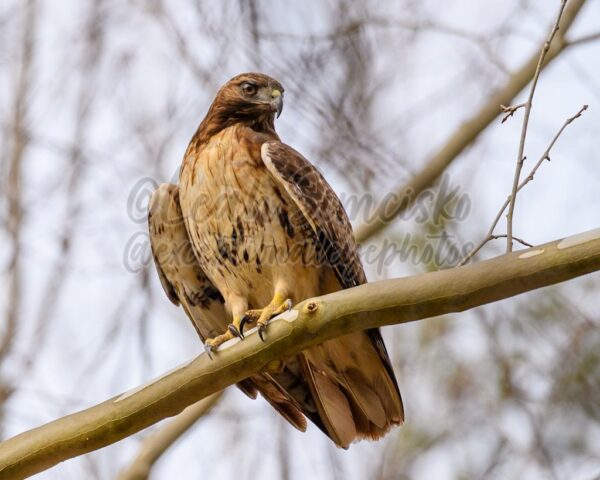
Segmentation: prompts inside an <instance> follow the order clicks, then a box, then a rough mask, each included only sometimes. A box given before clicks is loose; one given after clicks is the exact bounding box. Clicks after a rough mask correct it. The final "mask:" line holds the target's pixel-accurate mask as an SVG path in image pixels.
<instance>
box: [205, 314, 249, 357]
mask: <svg viewBox="0 0 600 480" xmlns="http://www.w3.org/2000/svg"><path fill="white" fill-rule="evenodd" d="M235 337H238V338H239V339H240V340H243V339H244V334H243V333H242V327H241V318H240V317H234V319H233V321H232V322H231V323H230V324H229V325H227V331H226V332H225V333H223V334H222V335H217V336H216V337H214V338H207V339H206V341H205V342H204V350H206V353H208V356H209V357H210V358H211V359H212V355H211V354H212V353H213V352H215V351H216V350H217V348H219V345H222V344H223V343H225V342H226V341H227V340H231V339H232V338H235Z"/></svg>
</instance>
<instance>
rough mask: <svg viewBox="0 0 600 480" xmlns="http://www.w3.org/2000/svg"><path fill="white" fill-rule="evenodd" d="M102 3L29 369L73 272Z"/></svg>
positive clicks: (87, 57) (95, 15)
mask: <svg viewBox="0 0 600 480" xmlns="http://www.w3.org/2000/svg"><path fill="white" fill-rule="evenodd" d="M101 10H102V2H94V3H93V4H92V6H91V11H90V12H89V18H88V19H87V21H86V23H85V25H86V28H85V31H86V33H87V36H86V37H87V38H86V44H85V47H84V48H83V49H82V51H81V54H80V61H81V64H82V69H81V72H82V76H81V79H80V84H79V92H78V95H77V102H76V112H77V118H76V122H75V131H74V133H73V142H72V145H73V146H72V147H71V148H70V151H69V158H68V162H69V166H70V171H69V174H68V179H67V187H66V202H65V204H66V212H65V215H64V221H63V225H62V229H61V234H60V245H61V250H60V254H59V255H58V257H57V259H56V261H55V263H54V265H53V266H52V267H51V269H50V270H51V272H52V273H51V275H50V278H49V279H48V281H47V282H46V285H45V287H44V289H43V293H42V294H41V295H40V298H41V301H40V303H39V308H38V311H37V315H36V320H35V327H34V333H33V338H32V340H31V345H33V346H34V347H35V348H31V349H30V350H29V351H28V352H27V355H26V357H25V359H24V371H28V370H29V369H30V368H31V367H32V366H33V363H34V360H35V358H36V357H37V356H38V355H39V352H40V350H41V348H42V345H43V343H44V339H45V337H46V335H47V332H48V330H49V329H50V326H51V325H52V320H53V319H54V318H55V312H56V308H57V305H58V304H59V300H60V298H61V293H62V292H63V285H64V283H65V281H66V280H67V278H68V275H69V266H70V261H71V255H72V252H73V243H74V240H75V234H76V232H77V231H78V221H79V218H80V214H81V210H82V204H81V201H80V198H79V197H80V186H81V184H82V181H83V178H84V176H85V173H86V166H87V165H86V162H85V161H84V154H83V152H84V150H85V147H84V146H85V145H87V144H88V143H89V142H88V137H89V136H90V132H89V129H90V123H91V120H92V113H93V111H92V107H93V101H94V97H93V96H92V95H90V92H95V91H97V84H98V78H97V77H98V66H99V64H100V62H101V60H102V54H103V50H104V32H103V26H104V22H103V17H102V13H101Z"/></svg>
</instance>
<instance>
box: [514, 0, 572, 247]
mask: <svg viewBox="0 0 600 480" xmlns="http://www.w3.org/2000/svg"><path fill="white" fill-rule="evenodd" d="M566 5H567V0H561V2H560V9H559V10H558V15H557V17H556V22H554V25H553V26H552V30H551V31H550V35H548V39H547V40H546V42H545V43H544V47H543V48H542V51H541V53H540V58H539V60H538V63H537V67H536V69H535V74H534V75H533V79H532V81H531V88H530V89H529V96H528V97H527V101H526V102H525V113H524V115H523V126H522V128H521V139H520V141H519V151H518V153H517V164H516V166H515V175H514V178H513V186H512V191H511V194H510V204H509V206H508V214H507V215H506V251H507V252H512V248H513V217H514V212H515V203H516V199H517V189H518V188H519V180H520V178H521V170H522V169H523V162H524V161H525V156H524V152H525V139H526V138H527V127H528V125H529V116H530V114H531V107H532V105H533V96H534V94H535V88H536V87H537V83H538V79H539V77H540V73H541V71H542V66H543V65H544V60H545V58H546V54H547V53H548V51H549V50H550V45H551V44H552V40H553V39H554V36H555V35H556V32H558V29H559V23H560V18H561V17H562V14H563V11H564V9H565V6H566Z"/></svg>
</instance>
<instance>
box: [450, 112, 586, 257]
mask: <svg viewBox="0 0 600 480" xmlns="http://www.w3.org/2000/svg"><path fill="white" fill-rule="evenodd" d="M587 109H588V106H587V105H584V106H582V107H581V108H580V109H579V111H578V112H577V113H576V114H575V115H573V116H572V117H569V118H567V119H566V120H565V122H564V123H563V125H562V127H560V129H559V130H558V132H556V135H554V137H553V138H552V140H551V141H550V144H549V145H548V146H547V147H546V150H545V151H544V153H543V154H542V156H541V157H540V158H539V160H538V161H537V163H536V164H535V165H534V166H533V168H532V169H531V171H530V172H529V175H527V176H526V177H525V179H524V180H523V181H522V182H521V183H520V184H519V185H518V186H517V189H516V192H517V193H518V192H520V191H521V190H522V189H523V187H525V185H527V184H528V183H529V182H531V181H533V178H534V177H535V174H536V173H537V171H538V169H539V168H540V167H541V166H542V163H544V162H545V161H546V160H548V161H550V151H551V150H552V148H553V147H554V144H555V143H556V142H557V140H558V138H559V137H560V136H561V135H562V133H563V132H564V131H565V129H566V128H567V127H568V126H569V125H571V123H573V122H574V121H575V120H576V119H578V118H579V117H581V115H582V114H583V112H585V111H586V110H587ZM511 198H512V195H509V196H508V197H507V198H506V200H505V201H504V203H503V204H502V207H500V210H498V213H497V214H496V218H495V219H494V221H493V222H492V226H491V227H490V229H489V230H488V232H487V235H486V236H485V238H484V239H483V240H482V241H481V242H480V243H479V244H478V245H477V246H476V247H475V248H473V250H471V251H470V252H469V253H468V254H467V255H465V256H464V257H463V259H462V260H461V261H460V263H459V264H458V265H457V266H459V267H460V266H462V265H464V264H465V263H467V262H468V261H469V260H470V259H471V258H472V257H474V256H475V255H476V254H477V252H479V250H481V249H482V248H483V247H484V246H485V245H486V244H487V243H488V242H491V241H492V240H495V239H497V238H506V237H507V236H508V235H494V230H495V229H496V226H497V225H498V222H499V221H500V217H501V216H502V214H503V213H504V210H506V207H508V205H509V203H510V200H511ZM513 240H516V241H517V242H519V243H521V244H523V245H526V246H528V247H531V246H532V245H529V244H528V243H527V242H524V241H523V240H521V239H520V238H517V237H515V236H513Z"/></svg>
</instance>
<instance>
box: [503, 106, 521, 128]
mask: <svg viewBox="0 0 600 480" xmlns="http://www.w3.org/2000/svg"><path fill="white" fill-rule="evenodd" d="M524 106H525V104H524V103H519V104H518V105H511V106H509V107H507V106H506V105H500V110H502V113H506V115H504V117H502V122H501V123H504V122H506V121H507V120H508V119H509V118H510V117H512V116H513V115H514V114H515V112H516V111H517V110H518V109H519V108H523V107H524Z"/></svg>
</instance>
